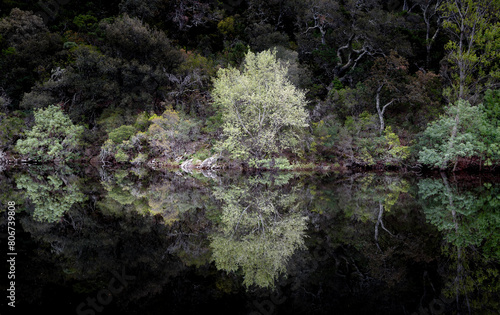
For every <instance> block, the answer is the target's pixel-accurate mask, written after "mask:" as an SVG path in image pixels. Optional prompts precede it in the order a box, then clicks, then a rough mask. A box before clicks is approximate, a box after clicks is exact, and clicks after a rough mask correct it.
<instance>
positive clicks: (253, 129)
mask: <svg viewBox="0 0 500 315" xmlns="http://www.w3.org/2000/svg"><path fill="white" fill-rule="evenodd" d="M212 96H213V99H214V102H215V104H216V106H217V107H218V110H219V111H220V112H222V120H223V122H224V125H223V132H224V137H225V140H224V141H222V142H221V143H220V144H219V145H220V148H221V149H222V150H226V151H227V152H228V153H229V154H230V155H231V156H232V157H233V158H242V159H247V158H249V157H255V158H258V159H260V158H262V157H264V156H265V155H268V154H270V153H275V152H279V151H281V150H284V149H293V150H296V149H297V148H298V147H299V145H300V144H301V142H302V139H301V129H302V128H305V127H307V118H308V114H307V112H306V110H305V108H304V107H305V105H306V98H305V93H304V92H303V91H301V90H298V89H297V88H296V87H295V86H294V85H293V84H291V83H290V81H289V80H288V79H287V67H284V66H283V65H282V64H281V63H280V62H279V61H278V60H277V59H276V51H269V50H267V51H263V52H261V53H258V54H254V53H252V52H248V54H247V55H246V57H245V63H244V69H243V71H242V72H240V71H239V70H238V69H235V68H229V69H220V70H219V71H218V73H217V78H216V79H215V81H214V90H213V93H212Z"/></svg>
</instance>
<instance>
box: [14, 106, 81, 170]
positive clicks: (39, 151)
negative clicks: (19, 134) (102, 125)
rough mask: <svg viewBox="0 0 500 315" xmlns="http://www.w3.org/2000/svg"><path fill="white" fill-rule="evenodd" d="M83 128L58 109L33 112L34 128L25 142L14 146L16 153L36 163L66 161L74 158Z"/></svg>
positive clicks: (28, 133) (49, 108)
mask: <svg viewBox="0 0 500 315" xmlns="http://www.w3.org/2000/svg"><path fill="white" fill-rule="evenodd" d="M82 133H83V127H81V126H75V125H73V123H72V122H71V120H70V119H69V117H68V116H67V115H66V114H64V113H63V111H62V110H61V108H60V107H58V106H55V105H51V106H49V107H47V108H46V109H39V110H37V111H36V112H35V126H34V127H33V129H31V130H30V131H28V132H27V133H26V139H25V140H19V141H17V144H16V150H17V152H19V153H21V154H24V155H27V156H29V157H30V158H31V159H33V160H37V161H43V162H44V161H60V160H62V161H68V160H70V159H71V158H74V157H75V152H76V151H77V149H78V148H79V144H78V140H79V139H80V137H81V135H82Z"/></svg>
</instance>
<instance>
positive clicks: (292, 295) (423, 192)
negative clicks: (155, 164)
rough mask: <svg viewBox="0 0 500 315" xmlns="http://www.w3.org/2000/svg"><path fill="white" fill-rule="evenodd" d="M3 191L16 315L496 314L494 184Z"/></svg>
mask: <svg viewBox="0 0 500 315" xmlns="http://www.w3.org/2000/svg"><path fill="white" fill-rule="evenodd" d="M0 176H1V186H2V190H1V191H2V193H1V194H2V195H1V200H2V204H3V205H5V204H6V202H7V201H9V200H14V201H15V202H16V204H17V208H18V213H17V214H16V224H17V225H16V251H17V253H18V256H17V259H18V261H17V265H16V308H15V312H14V314H16V313H18V314H29V313H30V312H35V311H36V312H41V311H44V310H46V311H50V312H51V313H53V314H87V315H91V314H201V313H208V312H211V313H213V312H217V313H218V314H469V313H470V314H477V313H483V314H487V313H498V309H500V306H499V305H498V301H500V287H499V286H500V281H499V261H500V245H499V235H500V234H499V232H500V231H499V230H500V229H499V227H500V183H499V181H498V179H495V178H491V177H487V176H468V177H455V178H454V177H447V176H446V175H444V174H443V175H440V174H436V175H434V176H427V177H422V176H420V177H419V176H416V175H411V176H403V175H398V174H393V173H382V174H374V173H367V174H351V175H335V174H320V175H318V174H290V173H271V172H266V173H261V174H250V175H249V174H231V173H206V172H205V173H202V172H193V173H191V174H188V173H184V172H154V171H151V170H147V169H141V168H137V169H123V170H109V169H94V168H92V167H77V166H71V167H59V168H53V167H47V166H31V167H29V168H23V169H11V170H8V171H4V172H3V174H2V175H0ZM5 208H6V207H3V209H2V210H1V211H2V216H1V222H0V224H1V227H2V233H3V237H2V245H1V246H2V247H3V248H7V244H6V234H5V233H6V230H7V228H6V222H7V221H6V220H7V214H6V211H5V210H6V209H5ZM2 250H3V249H2ZM4 264H5V266H6V269H5V270H7V269H8V265H7V264H6V263H4ZM5 274H6V273H5ZM4 277H6V276H4ZM6 285H7V284H6V282H4V281H2V292H6V289H7V287H6ZM7 302H8V301H7V300H6V299H5V298H3V300H2V304H1V305H2V309H4V310H7V311H9V314H10V313H12V308H8V309H7V306H6V303H7ZM2 314H4V311H2Z"/></svg>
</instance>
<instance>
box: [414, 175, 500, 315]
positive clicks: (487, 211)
mask: <svg viewBox="0 0 500 315" xmlns="http://www.w3.org/2000/svg"><path fill="white" fill-rule="evenodd" d="M441 177H442V178H440V179H424V180H422V181H420V182H419V184H418V187H419V194H420V195H421V200H422V204H423V208H424V212H425V215H426V217H427V220H428V221H430V222H431V223H432V224H433V225H435V226H436V227H437V228H438V229H439V230H440V231H441V232H442V233H443V236H444V241H443V246H442V249H443V254H444V255H445V256H447V257H449V259H450V263H449V265H447V266H446V268H447V269H448V272H447V273H446V274H447V279H446V288H445V295H446V296H447V297H449V298H453V300H455V301H456V303H457V304H458V307H459V308H461V309H463V310H467V311H468V312H469V313H470V312H471V310H482V311H483V312H494V311H498V309H500V304H499V299H498V296H499V294H500V277H499V274H498V268H499V262H500V261H499V259H500V243H499V241H500V239H499V236H500V185H498V184H496V185H495V184H491V183H488V182H486V183H483V184H482V185H481V186H476V187H464V186H465V185H464V183H461V184H460V185H459V184H458V183H459V182H453V183H450V180H449V179H448V178H447V176H446V174H444V173H443V174H441Z"/></svg>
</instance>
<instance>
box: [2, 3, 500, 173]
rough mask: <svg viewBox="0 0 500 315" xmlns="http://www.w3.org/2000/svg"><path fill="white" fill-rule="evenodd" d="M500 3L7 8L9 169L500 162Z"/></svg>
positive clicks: (5, 136) (474, 165)
mask: <svg viewBox="0 0 500 315" xmlns="http://www.w3.org/2000/svg"><path fill="white" fill-rule="evenodd" d="M499 12H500V1H499V0H489V1H486V0H475V1H473V0H408V1H407V0H395V1H378V0H330V1H327V0H287V1H286V0H265V1H264V0H224V1H212V0H202V1H195V0H151V1H137V0H121V1H118V0H113V1H107V2H105V1H71V0H41V1H22V2H21V1H2V2H1V7H0V74H1V75H0V161H3V163H8V162H11V163H12V162H16V161H28V162H37V163H64V162H67V161H87V162H91V163H101V164H105V165H116V164H132V165H140V164H144V165H153V166H160V167H161V166H167V165H177V166H179V165H182V166H183V167H202V168H211V167H230V168H242V167H243V168H260V169H290V170H293V169H306V168H322V169H345V168H347V169H349V168H363V169H387V168H394V169H422V168H425V169H441V170H444V169H449V170H453V171H455V170H460V169H473V170H484V169H487V170H496V169H495V167H497V166H498V165H500V84H499V83H500V15H499Z"/></svg>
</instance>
